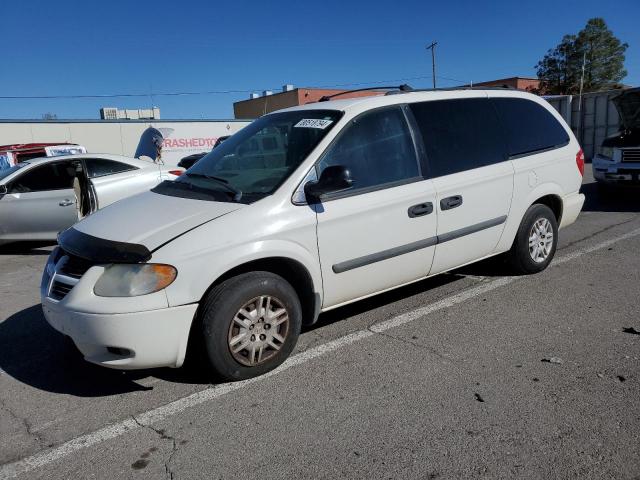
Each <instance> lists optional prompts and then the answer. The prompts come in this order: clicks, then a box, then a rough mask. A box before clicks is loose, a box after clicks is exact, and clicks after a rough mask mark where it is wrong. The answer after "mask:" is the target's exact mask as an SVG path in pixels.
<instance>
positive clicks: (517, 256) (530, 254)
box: [509, 204, 558, 274]
mask: <svg viewBox="0 0 640 480" xmlns="http://www.w3.org/2000/svg"><path fill="white" fill-rule="evenodd" d="M557 245H558V221H557V219H556V216H555V215H554V213H553V212H552V211H551V209H550V208H549V207H547V206H546V205H541V204H535V205H532V206H530V207H529V209H528V210H527V211H526V213H525V215H524V218H523V219H522V222H521V223H520V227H519V228H518V233H517V234H516V238H515V240H514V241H513V246H512V247H511V251H510V252H509V257H510V261H511V265H512V266H513V269H514V270H515V271H516V273H521V274H530V273H538V272H541V271H542V270H544V269H545V268H547V266H548V265H549V263H551V260H552V259H553V256H554V255H555V253H556V247H557Z"/></svg>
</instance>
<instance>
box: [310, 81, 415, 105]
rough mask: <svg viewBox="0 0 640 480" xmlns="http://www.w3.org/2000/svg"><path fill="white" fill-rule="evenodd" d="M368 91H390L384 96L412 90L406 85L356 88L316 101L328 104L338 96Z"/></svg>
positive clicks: (325, 96)
mask: <svg viewBox="0 0 640 480" xmlns="http://www.w3.org/2000/svg"><path fill="white" fill-rule="evenodd" d="M369 90H390V92H387V93H386V94H385V95H389V94H390V93H391V91H394V90H398V92H394V93H400V92H411V91H413V88H411V86H410V85H407V84H402V85H393V86H390V87H367V88H356V89H355V90H345V91H344V92H338V93H334V94H333V95H324V96H322V97H320V100H318V101H319V102H328V101H329V100H331V99H332V98H334V97H339V96H340V95H346V94H348V93H353V92H366V91H369Z"/></svg>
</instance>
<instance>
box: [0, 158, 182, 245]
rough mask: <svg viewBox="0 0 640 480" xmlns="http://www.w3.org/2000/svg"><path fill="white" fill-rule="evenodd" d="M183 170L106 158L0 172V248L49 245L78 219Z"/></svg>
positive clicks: (33, 163)
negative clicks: (45, 242)
mask: <svg viewBox="0 0 640 480" xmlns="http://www.w3.org/2000/svg"><path fill="white" fill-rule="evenodd" d="M182 171H183V170H181V169H178V168H176V167H167V166H163V165H159V164H157V163H153V162H152V161H147V160H140V159H137V158H129V157H123V156H120V155H109V154H79V155H64V156H59V157H49V158H36V159H32V160H27V161H25V162H21V163H19V164H17V165H15V166H13V167H10V168H9V169H4V170H0V245H1V244H4V243H9V242H16V241H25V240H55V239H56V237H57V235H58V232H60V231H62V230H64V229H66V228H68V227H70V226H71V225H73V224H74V223H76V222H77V221H78V220H79V219H81V218H83V217H85V216H87V215H89V214H91V213H93V212H95V211H96V210H98V209H99V208H103V207H105V206H107V205H109V204H111V203H113V202H115V201H117V200H120V199H122V198H125V197H129V196H131V195H135V194H137V193H140V192H144V191H147V190H150V189H151V188H153V187H155V186H156V185H157V184H158V183H160V182H162V181H164V180H174V179H175V178H177V177H178V176H179V175H180V174H181V173H182Z"/></svg>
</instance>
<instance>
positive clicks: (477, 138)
mask: <svg viewBox="0 0 640 480" xmlns="http://www.w3.org/2000/svg"><path fill="white" fill-rule="evenodd" d="M410 108H411V111H412V112H413V115H414V117H415V118H416V122H417V123H418V128H419V129H420V132H421V133H422V139H423V141H424V145H425V149H426V152H427V159H428V161H429V168H430V174H431V176H432V177H440V176H443V175H450V174H452V173H457V172H462V171H465V170H471V169H474V168H479V167H484V166H487V165H491V164H494V163H498V162H502V161H504V160H506V150H505V143H504V139H503V138H502V137H503V133H502V130H501V128H500V123H499V120H498V117H497V115H496V112H495V109H494V108H493V106H492V105H491V103H490V102H489V100H488V99H486V98H467V99H456V100H437V101H432V102H422V103H413V104H411V105H410Z"/></svg>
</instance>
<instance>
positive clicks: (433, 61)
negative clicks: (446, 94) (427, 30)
mask: <svg viewBox="0 0 640 480" xmlns="http://www.w3.org/2000/svg"><path fill="white" fill-rule="evenodd" d="M436 45H438V42H431V45H427V50H431V68H432V71H433V88H436Z"/></svg>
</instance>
